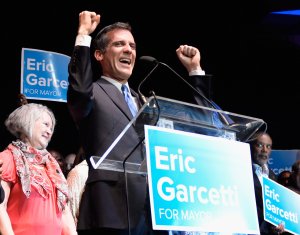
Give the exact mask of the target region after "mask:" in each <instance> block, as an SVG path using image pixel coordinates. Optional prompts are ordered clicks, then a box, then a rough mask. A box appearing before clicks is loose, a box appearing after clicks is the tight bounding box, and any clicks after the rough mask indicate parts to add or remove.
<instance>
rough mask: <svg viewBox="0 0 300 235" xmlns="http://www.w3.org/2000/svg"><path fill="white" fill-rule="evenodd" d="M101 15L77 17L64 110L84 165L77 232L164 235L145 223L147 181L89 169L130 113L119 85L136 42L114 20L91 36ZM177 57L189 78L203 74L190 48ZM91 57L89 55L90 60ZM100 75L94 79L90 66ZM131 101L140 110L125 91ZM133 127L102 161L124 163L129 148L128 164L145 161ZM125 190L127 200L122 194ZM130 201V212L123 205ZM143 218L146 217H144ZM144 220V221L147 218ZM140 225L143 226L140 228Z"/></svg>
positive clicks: (130, 67)
mask: <svg viewBox="0 0 300 235" xmlns="http://www.w3.org/2000/svg"><path fill="white" fill-rule="evenodd" d="M99 23H100V15H98V14H96V13H95V12H90V11H83V12H81V13H80V14H79V27H78V35H77V37H76V42H75V48H74V51H73V54H72V57H71V60H70V63H69V87H68V95H67V100H68V102H67V103H68V108H69V110H70V113H71V115H72V117H73V119H74V121H75V123H76V125H77V127H78V131H79V136H80V141H81V144H82V146H83V148H84V151H85V153H86V156H88V158H87V162H88V164H89V175H88V179H87V182H86V188H85V191H84V193H83V195H82V199H81V204H80V210H79V211H80V212H79V218H78V224H77V230H78V234H80V235H87V234H89V235H90V234H113V235H119V234H122V235H123V234H128V228H129V227H130V229H131V232H130V234H132V235H134V234H167V231H155V232H154V231H152V230H151V229H150V230H147V229H148V228H147V227H146V228H145V226H143V224H144V223H145V219H147V218H144V213H145V208H144V206H145V198H146V195H147V187H146V177H145V176H144V175H134V174H133V175H130V174H129V176H128V177H126V182H125V177H124V173H123V172H115V171H110V170H99V169H94V168H93V166H92V165H91V162H90V159H89V157H90V156H102V155H103V154H104V153H105V151H106V150H107V149H108V148H109V147H110V146H111V145H112V143H113V141H114V140H115V139H116V138H117V137H118V136H119V134H120V133H121V132H122V130H123V129H124V128H125V127H126V125H127V124H128V123H129V122H130V120H131V119H132V118H133V116H134V115H135V114H134V113H132V112H131V110H130V109H129V107H128V105H127V103H126V102H125V99H124V97H123V94H122V85H125V86H126V87H127V88H129V84H128V79H129V77H130V76H131V74H132V70H133V68H134V64H135V59H136V44H135V40H134V37H133V35H132V33H131V27H130V25H129V24H127V23H122V22H117V23H115V24H112V25H109V26H106V27H104V28H103V29H102V30H101V31H100V32H99V33H98V34H97V35H96V37H95V38H94V41H93V46H94V48H93V49H94V50H93V52H91V49H90V45H91V40H92V39H91V36H90V34H92V33H93V32H94V31H95V29H96V27H97V26H98V24H99ZM176 53H177V56H178V58H179V60H180V61H181V62H182V64H183V65H184V66H185V67H186V69H187V71H188V72H189V75H190V76H193V77H197V76H199V75H204V74H205V73H204V71H202V69H201V67H200V53H199V50H198V49H197V48H195V47H191V46H188V45H182V46H180V47H179V48H178V49H177V51H176ZM91 54H92V55H93V56H91ZM94 62H96V64H97V65H98V67H100V70H101V72H102V75H101V78H96V80H95V81H94V78H95V74H94V73H93V72H95V70H94V69H93V63H94ZM129 91H130V94H129V96H130V98H131V99H132V101H134V106H135V108H136V109H139V108H140V107H141V105H142V103H141V101H140V97H139V96H138V94H137V93H136V92H135V91H134V90H132V89H130V88H129ZM140 143H141V139H140V137H139V134H138V133H137V132H136V131H135V130H134V128H129V129H128V130H127V133H126V138H123V139H122V143H121V144H118V146H117V147H116V148H114V150H113V151H112V152H111V153H110V154H109V155H108V157H107V159H110V160H117V161H121V162H122V161H124V159H125V158H127V157H128V154H129V152H130V150H132V149H134V148H136V146H139V147H138V148H137V149H138V151H135V152H134V153H133V154H132V155H130V158H128V161H129V162H133V163H135V162H142V161H143V160H144V155H143V152H144V149H143V145H139V144H140ZM127 190H128V191H129V192H130V197H129V198H128V197H127V196H126V195H125V191H127ZM128 200H130V202H131V203H129V204H130V208H128V207H127V205H128ZM146 217H147V216H146ZM148 219H149V218H148ZM141 224H142V226H141Z"/></svg>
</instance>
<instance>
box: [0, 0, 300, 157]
mask: <svg viewBox="0 0 300 235" xmlns="http://www.w3.org/2000/svg"><path fill="white" fill-rule="evenodd" d="M176 2H178V3H176ZM292 9H300V2H299V0H297V1H288V0H281V1H280V0H268V1H266V0H260V1H258V0H249V1H234V2H231V1H228V2H226V1H213V0H209V1H208V0H206V1H187V0H186V1H174V2H173V1H168V2H163V1H104V0H102V1H88V0H86V1H80V2H73V3H72V2H68V3H66V2H63V1H60V2H58V1H46V2H42V1H38V2H36V3H30V2H28V1H27V2H26V3H22V2H21V3H19V2H15V1H11V2H8V7H6V8H3V10H2V13H1V36H2V38H3V37H4V41H3V40H2V47H1V55H2V60H1V61H2V62H1V64H2V66H1V67H2V69H1V79H2V92H1V115H0V145H1V146H0V147H1V149H3V148H5V147H6V145H7V144H8V143H9V142H10V141H11V140H12V139H13V137H12V136H11V135H10V134H9V133H8V131H6V129H5V127H4V120H5V119H6V117H7V116H8V115H9V113H10V112H12V111H13V110H14V109H15V108H16V107H17V103H18V99H17V95H18V94H19V92H20V71H21V50H22V48H34V49H41V50H49V51H53V52H58V53H62V54H66V55H71V53H72V50H73V46H74V42H75V37H76V32H77V27H78V14H79V13H80V12H81V11H82V10H91V11H95V12H97V13H100V14H101V23H100V26H99V29H100V28H102V27H103V26H106V25H107V24H110V23H113V22H115V21H126V22H129V23H130V24H131V25H132V27H133V34H134V36H135V40H136V43H137V58H139V57H140V56H143V55H149V56H153V57H155V58H156V59H158V60H159V61H161V62H164V63H167V64H168V65H169V66H171V67H172V68H173V69H175V70H176V71H177V72H178V73H179V74H181V75H182V76H186V71H185V70H184V69H183V67H182V65H181V64H180V63H179V62H178V60H177V57H176V53H175V50H176V49H177V48H178V46H179V45H181V44H189V45H193V46H195V47H198V48H199V49H200V51H201V56H202V60H201V64H202V67H203V69H204V70H205V71H206V73H208V74H213V92H214V94H213V98H214V100H215V102H216V103H218V104H219V105H220V106H221V107H222V108H223V109H224V110H226V111H230V112H233V113H238V114H243V115H247V116H252V117H257V118H261V119H263V120H264V121H265V122H266V123H267V124H268V132H269V133H270V134H271V136H272V137H273V142H274V148H276V149H299V148H300V140H299V139H298V136H297V133H299V132H300V126H299V121H300V114H299V110H298V109H299V107H300V106H299V104H300V93H299V78H300V16H288V15H274V14H271V12H272V11H279V10H292ZM99 29H98V30H99ZM148 72H149V69H148V68H145V66H143V64H142V62H141V61H137V64H136V67H135V71H134V74H133V77H132V78H131V79H130V84H132V87H134V88H136V87H137V85H138V84H139V82H140V81H141V80H142V79H143V78H144V76H145V75H146V74H147V73H148ZM150 79H151V82H152V83H154V84H156V86H157V88H155V89H154V90H155V92H156V94H157V95H161V96H165V97H172V96H173V95H174V94H173V92H172V91H173V90H172V89H173V87H184V86H185V85H183V83H180V81H179V80H178V78H176V76H174V75H173V74H172V73H170V71H167V70H166V69H165V68H162V67H160V68H158V69H157V70H156V71H155V73H153V75H152V76H151V78H150ZM148 86H150V85H147V84H145V86H143V88H142V91H143V93H145V94H147V92H149V89H152V88H149V87H148ZM184 92H186V91H185V90H184ZM184 92H182V94H181V95H183V96H184V94H185V93H184ZM187 92H188V91H187ZM29 102H39V103H43V104H46V105H47V106H49V107H50V108H51V109H52V110H53V111H54V113H55V116H56V119H57V126H56V130H55V133H54V136H53V139H52V141H51V143H50V146H49V147H55V148H57V149H59V150H60V151H61V152H62V153H63V154H67V153H69V152H73V151H77V148H78V145H79V141H78V136H77V132H76V128H75V125H74V123H73V121H72V119H71V117H70V115H69V112H68V110H67V105H66V103H60V102H49V101H36V100H29Z"/></svg>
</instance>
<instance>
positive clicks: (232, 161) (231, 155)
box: [145, 125, 259, 234]
mask: <svg viewBox="0 0 300 235" xmlns="http://www.w3.org/2000/svg"><path fill="white" fill-rule="evenodd" d="M145 141H146V142H145V143H146V154H147V169H148V177H149V178H148V180H149V192H150V204H151V216H152V224H153V228H154V229H157V230H179V231H203V232H205V231H206V232H232V233H248V234H258V233H259V226H258V220H257V213H256V204H255V196H254V187H253V177H252V167H251V157H250V148H249V145H248V144H246V143H242V142H237V141H233V140H228V139H223V138H220V137H212V136H205V135H200V134H194V133H188V132H183V131H178V130H170V129H166V128H161V127H156V126H147V125H146V126H145Z"/></svg>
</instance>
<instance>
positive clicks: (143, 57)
mask: <svg viewBox="0 0 300 235" xmlns="http://www.w3.org/2000/svg"><path fill="white" fill-rule="evenodd" d="M140 60H144V61H148V62H152V63H155V66H154V68H153V69H152V70H151V71H150V72H149V73H148V74H147V76H146V77H145V78H144V79H143V80H142V81H141V82H140V84H139V86H138V93H139V94H140V96H141V97H142V99H143V101H144V102H146V98H145V96H144V95H143V94H142V93H141V92H140V87H141V85H142V84H143V83H144V82H145V81H146V79H147V78H148V77H149V76H150V75H151V74H152V73H153V71H154V70H155V69H156V68H157V67H158V65H163V66H165V67H167V68H168V69H169V70H171V71H172V72H173V73H174V74H175V75H176V76H177V77H178V78H180V79H181V80H182V81H183V82H184V83H185V84H186V85H188V86H189V87H190V88H191V89H192V90H194V91H195V92H196V93H197V94H198V95H199V96H200V97H201V98H202V99H204V100H205V101H206V102H207V103H208V104H210V105H211V107H212V108H213V109H215V105H214V104H213V102H212V101H211V100H209V99H208V98H207V97H206V96H204V95H203V94H201V93H200V92H199V91H198V90H197V89H196V88H195V87H193V86H192V85H191V84H190V83H189V82H187V81H186V80H185V79H184V78H183V77H182V76H181V75H180V74H179V73H177V72H176V71H175V70H174V69H172V68H171V67H170V66H169V65H167V64H165V63H163V62H160V61H158V60H157V59H155V58H154V57H152V56H141V57H140ZM143 97H144V98H143ZM219 115H220V117H221V119H222V120H223V121H224V123H225V124H226V125H229V122H228V120H227V119H226V118H225V117H224V116H223V114H222V113H219Z"/></svg>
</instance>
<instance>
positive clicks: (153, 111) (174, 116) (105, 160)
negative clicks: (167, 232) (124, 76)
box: [90, 96, 266, 234]
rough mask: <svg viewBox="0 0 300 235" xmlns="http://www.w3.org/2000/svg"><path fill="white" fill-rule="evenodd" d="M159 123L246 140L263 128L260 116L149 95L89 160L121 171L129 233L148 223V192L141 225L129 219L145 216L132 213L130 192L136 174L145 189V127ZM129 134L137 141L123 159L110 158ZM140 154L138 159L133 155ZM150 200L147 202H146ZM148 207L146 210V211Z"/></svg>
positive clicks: (93, 163) (185, 129)
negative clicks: (133, 114) (132, 117)
mask: <svg viewBox="0 0 300 235" xmlns="http://www.w3.org/2000/svg"><path fill="white" fill-rule="evenodd" d="M145 125H151V126H160V127H164V128H171V129H175V130H181V131H185V132H191V133H196V134H202V135H209V136H215V137H220V138H226V139H230V140H236V141H241V142H247V141H249V140H250V139H251V137H252V136H253V134H254V133H255V132H257V131H258V130H259V129H260V128H263V127H266V125H265V122H264V121H263V120H262V119H258V118H254V117H249V116H244V115H240V114H235V113H230V112H227V111H222V110H217V109H213V108H208V107H203V106H199V105H194V104H190V103H185V102H182V101H178V100H173V99H168V98H165V97H160V96H152V97H150V98H149V99H148V100H147V102H146V103H145V104H144V105H143V107H142V108H141V109H140V110H139V112H138V114H137V115H136V117H135V118H134V119H132V120H131V121H130V122H129V123H128V125H127V126H126V127H125V128H124V129H123V131H122V132H121V133H120V135H119V136H118V137H117V138H116V139H115V141H114V142H113V143H112V145H111V146H110V147H109V148H108V149H107V151H106V152H105V153H104V154H103V155H102V156H91V158H90V161H91V164H92V166H93V167H94V168H95V169H99V170H107V171H116V172H123V173H124V178H125V192H124V195H126V201H127V215H126V216H127V218H128V231H129V234H131V233H130V231H132V229H135V228H136V227H143V226H145V227H147V226H148V227H149V226H151V222H149V221H150V220H151V216H150V207H149V205H148V206H147V202H148V197H147V193H146V194H143V195H145V198H144V199H143V200H144V201H145V205H146V206H145V210H146V211H145V214H146V217H145V218H143V219H142V220H141V222H140V224H136V223H135V224H133V223H131V220H130V219H129V218H132V217H133V218H137V217H139V216H144V215H133V214H132V213H134V210H133V209H132V208H134V207H135V200H136V199H135V195H134V191H132V189H131V188H132V187H131V186H132V185H131V184H132V180H129V179H130V178H131V177H132V176H139V180H140V179H141V178H143V177H144V182H145V188H144V189H141V190H145V189H146V190H147V162H146V157H145V155H146V154H145V148H144V139H145V131H144V126H145ZM131 135H137V136H138V138H137V139H138V140H139V141H137V142H135V143H132V146H129V147H128V149H127V150H126V151H125V152H123V153H122V155H123V156H122V159H124V160H123V161H117V160H115V159H112V158H111V155H113V154H112V153H113V152H114V151H116V150H117V149H118V146H120V145H122V142H123V140H125V139H126V138H130V136H131ZM141 155H142V156H143V158H142V159H144V160H142V161H137V160H136V159H141V158H138V157H136V156H141ZM148 203H149V202H148ZM147 208H148V211H147Z"/></svg>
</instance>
